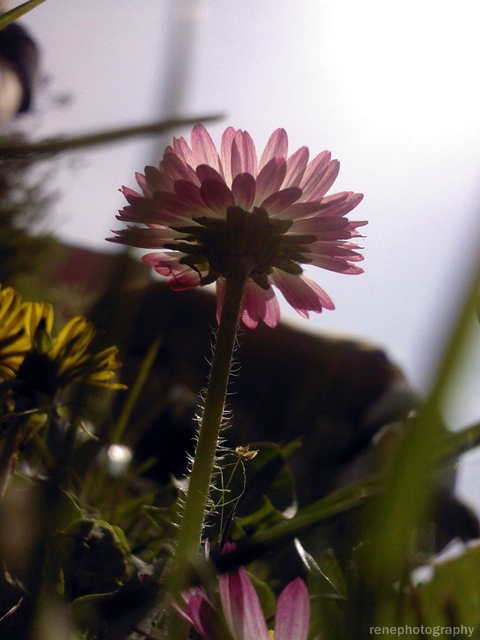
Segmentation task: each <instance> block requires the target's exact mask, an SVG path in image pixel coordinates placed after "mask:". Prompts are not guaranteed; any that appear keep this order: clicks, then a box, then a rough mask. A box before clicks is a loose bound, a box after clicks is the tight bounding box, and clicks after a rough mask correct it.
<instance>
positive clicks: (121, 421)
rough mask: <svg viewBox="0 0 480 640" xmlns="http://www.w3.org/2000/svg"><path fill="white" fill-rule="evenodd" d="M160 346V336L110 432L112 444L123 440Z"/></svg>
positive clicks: (148, 353)
mask: <svg viewBox="0 0 480 640" xmlns="http://www.w3.org/2000/svg"><path fill="white" fill-rule="evenodd" d="M160 344H161V338H160V336H159V337H157V338H156V339H155V340H154V341H153V342H152V344H151V346H150V348H149V350H148V351H147V354H146V356H145V358H144V359H143V362H142V365H141V367H140V371H139V372H138V376H137V378H136V379H135V382H134V383H133V386H132V388H131V389H130V392H129V394H128V396H127V398H126V400H125V404H124V405H123V407H122V411H121V413H120V416H119V418H118V420H117V422H116V424H115V425H114V427H113V428H112V430H111V432H110V444H118V443H119V442H120V440H121V439H122V435H123V432H124V431H125V429H126V427H127V424H128V421H129V419H130V415H131V413H132V411H133V408H134V406H135V404H136V402H137V400H138V397H139V395H140V392H141V390H142V389H143V385H144V384H145V382H146V380H147V378H148V376H149V374H150V370H151V368H152V366H153V363H154V362H155V358H156V356H157V353H158V350H159V348H160Z"/></svg>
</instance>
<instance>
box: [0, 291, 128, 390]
mask: <svg viewBox="0 0 480 640" xmlns="http://www.w3.org/2000/svg"><path fill="white" fill-rule="evenodd" d="M52 327H53V308H52V306H51V305H50V304H48V303H40V302H22V299H21V297H20V295H19V294H18V293H17V292H16V291H14V290H13V289H12V288H11V287H5V288H3V289H2V288H1V287H0V378H3V379H5V380H8V379H11V378H15V377H17V378H18V379H20V380H22V381H23V382H26V383H27V384H29V385H30V386H31V387H32V388H33V389H36V390H38V391H42V392H44V393H48V394H52V395H53V394H55V392H56V391H57V390H58V389H61V388H63V387H66V386H67V385H68V384H70V383H71V382H85V383H87V384H90V385H94V386H97V387H108V388H110V389H125V388H126V387H125V385H123V384H120V383H118V382H114V381H113V378H114V376H115V369H117V368H118V367H119V366H120V363H119V362H118V361H117V360H116V357H117V354H118V349H117V348H116V347H109V348H108V349H103V350H102V351H97V352H96V351H95V346H94V343H93V338H94V336H95V328H94V326H93V325H92V323H91V322H89V321H88V320H87V319H86V318H83V317H81V316H77V317H76V318H72V319H71V320H70V321H69V322H67V324H66V325H65V326H64V327H63V329H61V331H60V332H59V334H58V336H57V338H56V339H55V338H53V337H52Z"/></svg>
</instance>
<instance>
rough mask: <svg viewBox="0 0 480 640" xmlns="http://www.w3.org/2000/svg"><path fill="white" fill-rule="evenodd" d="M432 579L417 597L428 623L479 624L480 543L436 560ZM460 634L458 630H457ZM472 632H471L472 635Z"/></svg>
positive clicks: (449, 624)
mask: <svg viewBox="0 0 480 640" xmlns="http://www.w3.org/2000/svg"><path fill="white" fill-rule="evenodd" d="M433 567H434V571H435V573H434V575H433V577H432V579H431V580H430V581H429V582H427V583H425V584H420V585H419V586H418V587H417V589H416V593H415V592H414V597H415V600H416V603H417V607H419V608H420V611H421V618H422V622H423V624H424V625H425V626H431V627H435V626H444V627H446V626H449V627H452V626H461V625H464V626H469V627H477V626H478V622H479V611H480V547H474V548H470V549H466V550H465V552H464V553H462V555H460V556H458V557H457V558H454V559H453V560H447V561H443V562H442V563H435V564H434V565H433ZM457 635H458V634H457ZM470 635H471V634H470V633H468V634H467V636H468V637H470Z"/></svg>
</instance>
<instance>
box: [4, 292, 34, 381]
mask: <svg viewBox="0 0 480 640" xmlns="http://www.w3.org/2000/svg"><path fill="white" fill-rule="evenodd" d="M26 313H27V309H26V307H25V305H24V304H23V303H22V299H21V297H20V296H19V295H18V293H17V292H16V291H14V290H13V289H12V288H11V287H4V288H0V378H4V379H9V378H13V377H14V376H15V371H16V370H17V369H18V367H19V366H20V364H21V363H22V360H23V358H24V357H25V353H26V352H27V351H28V350H29V349H30V348H31V339H30V335H29V334H28V332H27V330H26V326H25V320H26Z"/></svg>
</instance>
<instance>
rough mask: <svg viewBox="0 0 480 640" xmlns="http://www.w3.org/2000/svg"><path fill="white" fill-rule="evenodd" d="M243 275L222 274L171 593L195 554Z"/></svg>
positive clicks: (242, 270) (234, 272)
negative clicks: (217, 320)
mask: <svg viewBox="0 0 480 640" xmlns="http://www.w3.org/2000/svg"><path fill="white" fill-rule="evenodd" d="M239 266H240V268H238V267H239ZM247 277H248V270H247V269H246V267H244V266H243V265H238V264H236V265H235V268H232V269H230V273H228V272H227V274H226V290H225V300H224V304H223V309H222V317H221V320H220V326H219V328H218V333H217V341H216V344H215V350H214V354H213V361H212V368H211V370H210V378H209V381H208V388H207V395H206V399H205V407H204V411H203V417H202V422H201V425H200V430H199V434H198V442H197V447H196V451H195V459H194V462H193V466H192V472H191V475H190V482H189V488H188V492H187V496H186V499H185V506H184V510H183V515H182V523H181V529H180V533H179V537H178V543H177V549H176V558H175V559H176V562H175V565H176V566H175V572H174V573H175V575H174V576H172V580H173V584H172V587H173V588H172V591H173V594H174V595H175V594H178V592H179V591H181V590H182V589H183V588H184V587H185V586H186V584H187V580H188V575H187V574H188V571H189V566H190V563H191V562H192V561H193V562H195V558H196V556H197V554H198V549H199V544H200V539H201V534H202V528H203V522H204V517H205V509H206V506H207V500H208V494H209V490H210V482H211V479H212V471H213V466H214V462H215V453H216V450H217V443H218V435H219V431H220V426H221V423H222V417H223V410H224V405H225V396H226V393H227V385H228V378H229V374H230V367H231V364H232V355H233V350H234V346H235V338H236V334H237V327H238V321H239V316H240V311H241V308H242V300H243V294H244V290H245V284H246V281H247Z"/></svg>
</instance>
